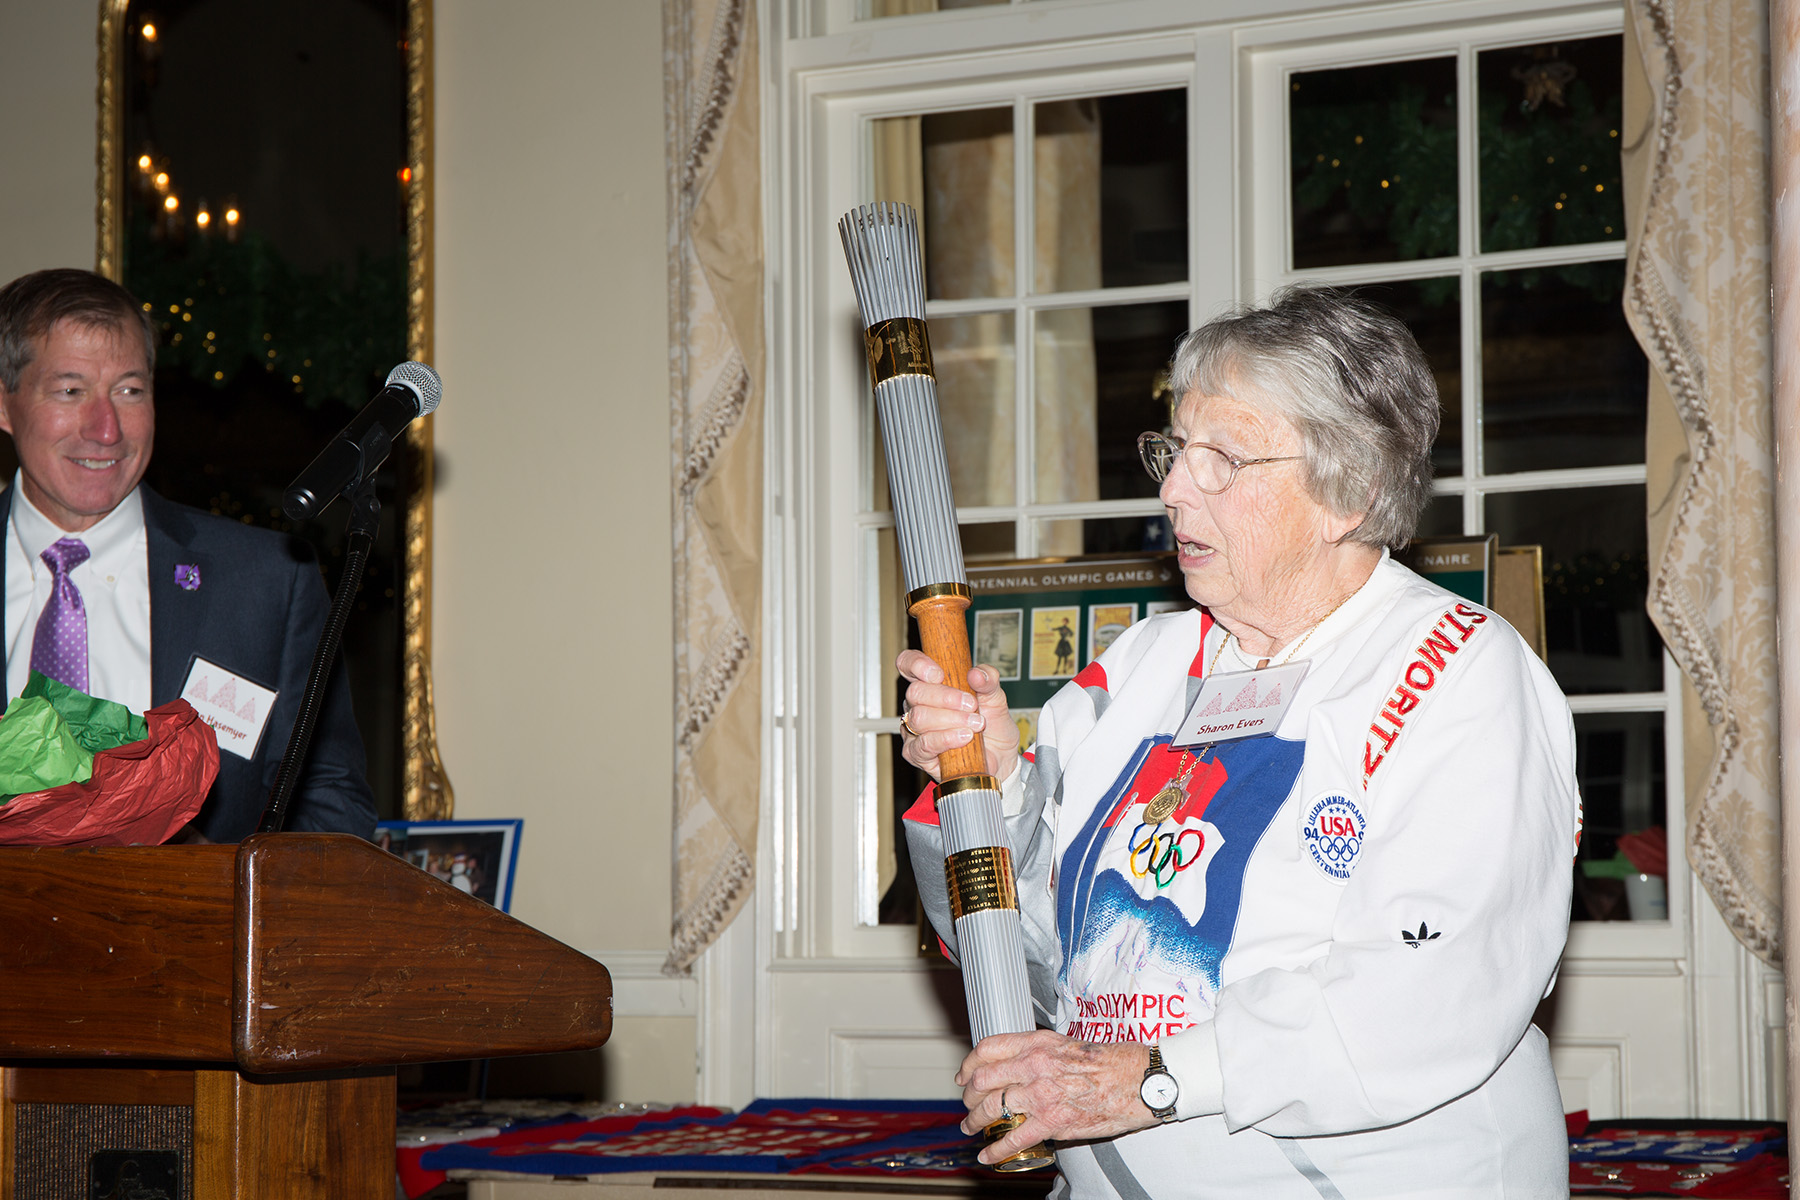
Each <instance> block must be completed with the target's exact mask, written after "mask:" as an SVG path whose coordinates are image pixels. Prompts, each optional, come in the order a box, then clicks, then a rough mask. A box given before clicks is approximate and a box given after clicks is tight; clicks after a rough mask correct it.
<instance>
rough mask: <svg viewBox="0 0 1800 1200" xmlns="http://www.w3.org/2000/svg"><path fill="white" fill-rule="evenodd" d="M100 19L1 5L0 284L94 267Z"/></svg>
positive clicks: (92, 14)
mask: <svg viewBox="0 0 1800 1200" xmlns="http://www.w3.org/2000/svg"><path fill="white" fill-rule="evenodd" d="M97 12H98V6H97V5H94V4H79V3H76V4H72V3H69V2H68V0H0V113H5V114H6V120H5V121H4V122H0V283H5V282H6V281H7V280H9V279H14V278H17V277H18V276H20V275H23V274H24V273H25V272H27V271H36V270H39V269H41V268H43V267H92V266H93V265H94V145H95V141H96V139H97V137H98V134H97V132H96V126H95V111H94V83H95V80H94V63H95V57H96V53H97V51H96V48H95V34H96V30H95V25H94V22H95V18H96V15H97Z"/></svg>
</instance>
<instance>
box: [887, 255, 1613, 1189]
mask: <svg viewBox="0 0 1800 1200" xmlns="http://www.w3.org/2000/svg"><path fill="white" fill-rule="evenodd" d="M1172 382H1173V385H1174V392H1175V395H1177V396H1179V397H1180V402H1179V405H1178V406H1177V408H1176V410H1175V413H1174V420H1173V426H1172V431H1171V432H1170V433H1169V434H1161V433H1146V434H1144V435H1143V437H1142V438H1140V439H1139V448H1140V450H1141V451H1142V454H1143V458H1144V465H1145V466H1146V467H1147V468H1148V469H1149V471H1150V474H1151V475H1152V476H1153V477H1155V478H1156V479H1157V480H1158V481H1159V482H1160V483H1161V485H1162V490H1161V496H1162V500H1163V503H1164V505H1165V506H1166V507H1167V509H1168V513H1169V519H1170V521H1171V522H1172V524H1173V525H1174V531H1175V540H1176V545H1177V554H1178V558H1179V563H1180V568H1181V572H1182V575H1183V577H1184V579H1185V581H1186V585H1187V590H1188V594H1189V595H1191V596H1192V597H1193V598H1194V599H1195V600H1196V601H1197V602H1198V604H1199V607H1198V608H1196V609H1192V610H1189V611H1186V612H1180V613H1164V614H1159V615H1157V616H1153V617H1150V618H1149V619H1147V620H1144V621H1140V622H1139V623H1137V624H1136V625H1134V626H1133V627H1132V628H1131V629H1129V630H1127V631H1126V632H1125V633H1124V634H1123V635H1121V636H1120V637H1119V638H1118V640H1117V641H1115V642H1114V643H1113V644H1112V645H1111V646H1110V647H1109V648H1108V649H1107V651H1106V652H1105V653H1104V654H1103V655H1102V656H1101V657H1100V658H1099V659H1098V660H1097V661H1095V662H1094V663H1092V664H1090V665H1089V666H1088V667H1087V668H1086V669H1085V670H1083V671H1082V672H1081V674H1080V675H1078V676H1077V677H1076V678H1075V679H1074V680H1073V681H1072V682H1071V683H1070V684H1069V685H1068V686H1067V687H1065V688H1064V689H1063V690H1062V691H1061V692H1060V693H1059V694H1058V695H1057V696H1056V697H1055V698H1054V699H1053V700H1052V701H1051V702H1050V703H1049V704H1048V705H1047V706H1046V707H1045V708H1044V709H1043V710H1042V712H1041V714H1040V716H1039V720H1038V741H1037V744H1036V746H1035V748H1034V752H1033V753H1032V754H1028V755H1024V756H1021V754H1020V752H1019V746H1018V742H1017V735H1016V732H1015V731H1016V725H1015V724H1014V722H1013V721H1012V720H1011V719H1010V718H1009V716H1008V713H1007V708H1006V701H1005V697H1004V696H1003V694H1002V693H1001V691H1000V688H999V685H998V681H997V678H996V676H995V674H994V672H993V671H992V670H990V669H987V668H980V667H978V668H976V669H975V670H974V671H972V672H970V679H969V682H970V684H971V685H972V687H973V688H974V694H973V695H972V696H971V695H970V694H969V693H967V692H964V691H961V690H959V689H957V688H952V687H949V686H946V683H945V680H944V676H943V672H942V671H941V670H940V669H939V668H938V666H937V665H936V664H935V663H934V662H932V661H931V660H930V659H929V658H927V657H925V656H924V655H922V654H920V653H918V652H916V651H909V652H907V653H905V654H902V655H901V656H900V659H899V663H898V666H899V669H900V671H901V673H902V674H903V675H904V676H905V677H906V678H907V679H908V680H909V685H908V687H907V692H906V700H907V705H908V711H907V714H906V722H905V728H906V731H907V732H906V735H905V743H906V748H905V753H906V756H907V758H908V759H909V760H910V761H912V762H913V763H915V764H917V765H918V766H920V767H922V768H923V769H925V770H926V771H927V772H929V773H932V774H933V775H934V776H935V774H936V764H937V758H938V755H940V754H942V753H943V752H945V751H946V750H949V749H951V748H953V747H956V746H960V745H964V744H966V743H967V742H968V741H969V740H970V738H971V736H972V733H973V731H976V730H980V731H982V732H983V733H984V735H985V741H986V747H987V754H988V757H989V760H990V761H989V769H990V770H991V771H992V773H993V774H994V776H995V777H996V778H999V779H1001V780H1003V781H1004V782H1003V786H1002V794H1003V800H1004V802H1005V807H1006V812H1007V818H1008V825H1009V829H1008V834H1009V838H1010V840H1011V843H1012V846H1013V855H1014V862H1015V866H1016V868H1017V871H1018V875H1019V894H1020V905H1021V908H1022V910H1023V916H1024V922H1025V929H1026V941H1027V946H1028V953H1029V955H1030V957H1031V958H1032V960H1033V961H1032V964H1031V966H1032V970H1033V975H1034V995H1035V998H1036V999H1037V1000H1038V1004H1039V1008H1040V1012H1041V1013H1042V1015H1043V1019H1044V1020H1046V1022H1047V1021H1048V1020H1049V1018H1050V1017H1051V1016H1052V1015H1053V1017H1054V1024H1053V1027H1052V1030H1050V1031H1046V1030H1040V1031H1038V1032H1036V1033H1031V1034H1008V1035H1001V1036H997V1037H990V1038H987V1039H984V1040H983V1041H982V1042H981V1043H980V1044H979V1045H978V1046H976V1047H975V1049H974V1051H973V1052H972V1053H970V1055H969V1056H968V1058H967V1059H966V1060H965V1061H964V1062H963V1065H962V1068H961V1070H960V1071H959V1072H958V1074H957V1077H956V1082H957V1084H958V1085H959V1086H961V1087H962V1088H963V1098H964V1101H965V1103H966V1104H967V1105H968V1108H969V1116H968V1119H967V1121H966V1122H965V1128H966V1129H967V1130H969V1131H970V1132H975V1131H977V1130H980V1129H982V1128H984V1127H985V1126H987V1125H989V1124H990V1123H991V1122H993V1121H995V1120H996V1119H997V1118H998V1117H999V1116H1000V1115H1001V1114H1002V1112H1010V1113H1015V1114H1017V1113H1024V1114H1029V1115H1028V1117H1027V1119H1026V1120H1025V1122H1024V1123H1023V1124H1022V1125H1021V1126H1020V1127H1019V1128H1017V1129H1016V1130H1014V1131H1013V1132H1011V1133H1009V1134H1008V1135H1007V1136H1006V1137H1005V1138H1004V1139H1002V1140H1001V1141H999V1142H997V1143H996V1144H995V1145H993V1146H991V1147H988V1148H987V1149H986V1150H984V1151H983V1153H982V1158H983V1160H984V1161H988V1162H994V1161H998V1160H1000V1159H1002V1158H1005V1157H1007V1156H1008V1155H1010V1154H1012V1153H1014V1152H1016V1151H1018V1150H1020V1149H1023V1148H1025V1147H1027V1146H1030V1145H1032V1144H1033V1143H1036V1142H1038V1141H1040V1140H1042V1139H1053V1140H1054V1142H1055V1143H1057V1146H1058V1151H1057V1165H1058V1167H1059V1169H1060V1171H1061V1172H1062V1174H1063V1176H1064V1178H1065V1180H1066V1182H1067V1185H1068V1188H1069V1190H1070V1191H1071V1192H1072V1194H1073V1195H1074V1196H1077V1197H1088V1196H1093V1197H1106V1198H1110V1197H1114V1196H1117V1197H1121V1198H1123V1200H1143V1198H1145V1197H1147V1196H1153V1197H1156V1200H1168V1198H1170V1197H1189V1196H1192V1197H1200V1196H1233V1197H1244V1196H1255V1197H1258V1198H1259V1200H1260V1198H1267V1197H1285V1196H1292V1197H1306V1198H1316V1197H1319V1196H1326V1197H1340V1196H1341V1197H1346V1198H1349V1200H1355V1198H1356V1197H1394V1196H1433V1197H1444V1196H1482V1197H1502V1196H1505V1197H1519V1196H1551V1195H1557V1196H1560V1195H1566V1194H1567V1190H1568V1164H1567V1158H1568V1155H1567V1140H1566V1136H1565V1133H1564V1127H1563V1121H1562V1115H1561V1113H1562V1110H1561V1107H1560V1104H1559V1100H1558V1094H1557V1087H1556V1079H1555V1076H1554V1075H1553V1073H1552V1071H1551V1068H1550V1055H1549V1048H1548V1044H1547V1042H1546V1040H1545V1038H1544V1035H1543V1034H1542V1033H1541V1032H1539V1031H1538V1030H1537V1029H1536V1028H1535V1027H1534V1026H1532V1024H1531V1014H1532V1010H1533V1009H1534V1008H1535V1007H1536V1005H1537V1004H1538V1002H1539V1001H1540V1000H1541V999H1542V998H1543V997H1544V995H1545V994H1546V993H1547V992H1548V991H1549V989H1550V986H1551V983H1552V981H1553V979H1554V976H1555V972H1556V964H1557V959H1558V957H1559V955H1560V954H1561V952H1562V948H1563V943H1564V940H1565V939H1566V937H1567V933H1568V913H1569V887H1570V879H1571V874H1570V869H1569V862H1570V856H1571V855H1572V854H1573V853H1574V851H1575V844H1576V839H1577V837H1578V835H1579V831H1580V825H1581V818H1580V801H1579V798H1578V796H1577V794H1576V787H1575V770H1574V768H1575V739H1574V730H1573V726H1572V722H1571V720H1570V716H1569V708H1568V705H1567V703H1566V702H1565V700H1564V699H1563V696H1562V694H1561V693H1560V692H1559V691H1558V690H1557V687H1556V684H1555V682H1554V681H1553V680H1552V679H1551V677H1550V674H1549V672H1548V671H1546V670H1545V669H1544V666H1543V664H1542V663H1541V662H1539V661H1538V659H1537V658H1536V657H1535V656H1534V655H1533V654H1532V652H1531V651H1530V649H1529V648H1528V647H1527V646H1526V645H1525V643H1524V642H1523V641H1522V640H1521V639H1520V638H1519V636H1518V635H1517V634H1516V633H1515V632H1514V631H1513V630H1512V629H1511V628H1510V627H1509V626H1507V625H1506V624H1505V622H1503V621H1502V620H1501V619H1500V618H1499V617H1497V616H1495V615H1494V614H1493V613H1491V612H1489V611H1487V610H1486V609H1483V608H1481V607H1480V606H1478V605H1474V604H1470V603H1467V602H1466V601H1462V600H1460V599H1458V598H1457V597H1456V596H1454V595H1452V594H1450V593H1448V592H1445V591H1443V590H1442V589H1440V588H1438V587H1435V586H1434V585H1432V584H1430V583H1427V582H1425V581H1424V580H1423V579H1421V578H1419V577H1418V576H1417V575H1415V574H1413V573H1412V572H1411V571H1408V570H1407V569H1406V568H1405V567H1402V566H1401V565H1400V564H1398V563H1396V562H1394V561H1393V560H1392V559H1391V558H1390V557H1389V556H1388V549H1389V548H1390V547H1397V546H1401V545H1403V544H1405V542H1406V541H1407V539H1408V537H1410V536H1411V534H1412V532H1413V528H1414V525H1415V523H1416V521H1417V519H1418V515H1419V512H1420V510H1421V509H1422V508H1423V506H1424V504H1425V502H1426V499H1427V497H1428V493H1429V487H1430V478H1431V467H1430V451H1431V445H1432V442H1433V440H1434V438H1435V437H1436V434H1437V426H1438V400H1437V391H1436V388H1435V387H1434V385H1433V383H1432V378H1431V374H1430V372H1429V370H1428V369H1427V367H1426V365H1425V362H1424V360H1423V357H1422V355H1421V354H1420V352H1419V348H1418V346H1417V344H1416V343H1415V342H1414V341H1413V339H1412V337H1411V335H1410V334H1409V333H1408V332H1407V330H1406V328H1405V327H1404V326H1403V325H1401V324H1400V323H1399V322H1398V321H1396V320H1394V319H1392V318H1391V317H1388V316H1386V315H1384V314H1382V313H1381V312H1379V311H1378V310H1376V309H1374V308H1372V307H1370V306H1369V305H1367V304H1364V303H1362V302H1360V301H1358V300H1356V299H1353V298H1351V297H1348V296H1345V295H1343V294H1340V293H1336V292H1333V291H1330V290H1324V289H1298V288H1297V289H1290V290H1287V291H1284V292H1282V293H1279V294H1277V295H1276V297H1275V298H1274V300H1273V302H1272V303H1271V304H1270V305H1269V306H1268V307H1266V308H1258V309H1249V310H1245V311H1242V312H1239V313H1237V314H1235V315H1232V316H1229V317H1225V318H1222V319H1220V320H1217V321H1214V322H1213V323H1211V324H1210V325H1207V326H1206V327H1205V328H1202V329H1199V330H1196V331H1195V332H1193V333H1191V334H1189V335H1188V336H1187V337H1186V338H1185V339H1183V341H1182V342H1181V344H1180V346H1179V348H1178V350H1177V352H1176V355H1175V361H1174V365H1173V368H1172ZM1292 664H1304V669H1303V673H1301V672H1300V671H1298V670H1287V669H1285V668H1288V667H1289V666H1290V665H1292ZM1296 675H1298V676H1299V678H1298V679H1296V678H1295V676H1296ZM1221 701H1224V704H1223V705H1221ZM1232 706H1235V707H1232ZM1221 708H1223V709H1224V712H1225V714H1227V715H1237V714H1238V712H1244V713H1246V714H1247V713H1248V712H1249V711H1251V710H1253V711H1254V713H1256V714H1260V715H1263V716H1266V717H1267V718H1268V720H1267V721H1265V722H1263V724H1262V727H1263V729H1264V732H1261V733H1259V734H1257V735H1255V736H1249V737H1238V738H1233V737H1232V736H1231V734H1232V733H1233V732H1234V731H1235V727H1236V724H1237V722H1233V721H1231V720H1228V719H1218V718H1215V717H1213V716H1212V715H1211V714H1216V713H1219V712H1220V711H1221ZM1248 723H1249V724H1251V725H1252V726H1254V725H1255V724H1256V722H1248ZM1184 725H1185V726H1187V727H1188V728H1187V736H1185V737H1184V736H1182V731H1183V727H1184ZM1228 727H1229V728H1228ZM1196 729H1197V730H1198V731H1199V732H1198V733H1196V732H1195V730H1196ZM1270 730H1272V732H1270ZM935 833H936V830H935V829H932V828H929V827H928V826H925V825H921V824H911V825H909V827H908V836H909V840H910V841H911V842H912V846H913V861H914V862H915V863H921V864H934V863H936V864H941V861H942V856H941V851H937V850H935V849H934V845H935V843H934V837H933V835H935ZM920 873H921V881H920V882H921V885H922V891H923V892H924V893H925V895H926V899H927V906H928V908H929V909H931V910H932V916H933V920H934V923H935V924H936V926H937V928H938V930H939V933H940V935H941V936H943V937H944V938H945V940H946V942H948V943H950V944H954V943H953V931H952V927H951V923H950V920H949V912H948V906H947V903H946V902H945V899H944V895H945V890H944V884H943V880H942V874H941V870H939V871H936V872H933V871H932V870H930V869H929V867H922V868H921V872H920Z"/></svg>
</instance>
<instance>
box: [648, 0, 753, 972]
mask: <svg viewBox="0 0 1800 1200" xmlns="http://www.w3.org/2000/svg"><path fill="white" fill-rule="evenodd" d="M663 74H664V105H663V108H664V113H663V121H664V132H665V146H666V170H667V171H668V211H669V402H670V418H671V425H672V450H673V459H674V462H673V486H674V530H675V545H674V570H675V828H674V854H675V862H674V928H673V937H672V945H671V948H670V951H669V958H668V961H667V962H666V963H665V964H664V965H663V970H664V971H665V972H667V973H670V974H679V973H681V972H684V971H686V970H688V969H689V968H690V967H691V966H692V965H693V963H694V960H695V959H697V958H698V957H699V956H700V954H701V952H703V951H704V950H705V949H706V948H707V947H708V946H709V945H711V944H712V943H713V941H714V940H715V939H716V938H717V937H718V936H719V934H720V933H721V932H723V931H724V929H725V927H726V926H727V925H729V924H730V923H731V921H732V919H733V918H734V917H736V916H737V914H738V912H739V911H740V910H741V909H742V908H743V907H744V902H745V901H746V900H748V899H749V897H750V893H751V888H752V886H753V884H754V882H755V874H756V865H755V864H756V833H757V799H758V793H759V789H760V785H761V778H762V771H761V769H760V765H759V764H760V761H761V755H760V746H761V667H760V662H761V644H760V643H761V637H760V628H761V626H760V622H761V570H762V566H761V563H762V502H763V486H762V483H763V473H762V388H763V332H762V260H763V250H762V205H761V162H760V139H759V136H758V122H759V104H758V93H757V45H756V19H755V7H754V3H753V0H664V4H663Z"/></svg>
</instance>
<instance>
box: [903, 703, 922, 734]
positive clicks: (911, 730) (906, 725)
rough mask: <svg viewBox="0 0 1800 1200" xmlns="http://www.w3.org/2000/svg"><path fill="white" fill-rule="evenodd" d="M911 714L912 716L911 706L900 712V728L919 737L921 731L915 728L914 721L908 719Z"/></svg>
mask: <svg viewBox="0 0 1800 1200" xmlns="http://www.w3.org/2000/svg"><path fill="white" fill-rule="evenodd" d="M910 716H912V709H910V708H909V709H907V710H906V711H905V712H904V713H902V714H900V728H901V729H902V730H904V731H905V732H907V733H909V734H911V735H912V736H913V737H918V736H919V731H918V730H916V729H914V728H913V727H912V722H910V721H908V720H907V718H908V717H910Z"/></svg>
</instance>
